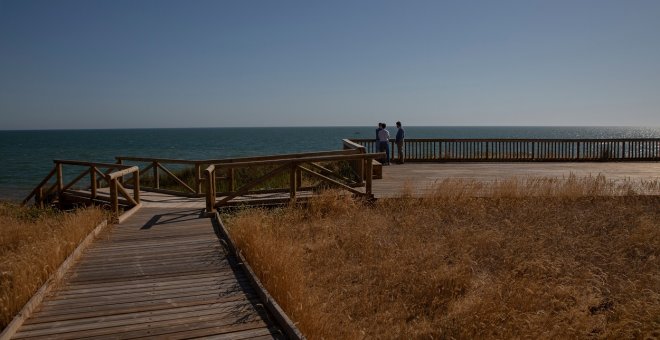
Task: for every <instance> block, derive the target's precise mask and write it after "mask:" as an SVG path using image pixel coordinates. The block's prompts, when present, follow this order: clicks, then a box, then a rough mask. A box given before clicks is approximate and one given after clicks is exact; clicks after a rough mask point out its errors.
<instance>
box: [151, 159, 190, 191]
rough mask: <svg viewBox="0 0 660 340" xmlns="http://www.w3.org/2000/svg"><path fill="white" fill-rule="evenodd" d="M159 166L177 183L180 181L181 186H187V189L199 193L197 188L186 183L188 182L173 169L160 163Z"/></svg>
mask: <svg viewBox="0 0 660 340" xmlns="http://www.w3.org/2000/svg"><path fill="white" fill-rule="evenodd" d="M158 167H160V169H161V170H163V171H165V173H166V174H168V175H169V176H170V177H171V178H172V179H174V180H175V181H176V182H177V183H179V184H180V185H181V186H183V187H184V188H186V190H188V191H190V192H192V193H197V192H196V191H195V189H193V188H191V187H189V186H188V184H186V182H184V181H182V180H181V179H180V178H179V177H177V176H176V175H175V174H174V173H173V172H172V171H170V170H169V169H167V168H166V167H165V166H163V165H162V164H158Z"/></svg>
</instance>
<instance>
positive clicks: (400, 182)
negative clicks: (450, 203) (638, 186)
mask: <svg viewBox="0 0 660 340" xmlns="http://www.w3.org/2000/svg"><path fill="white" fill-rule="evenodd" d="M570 174H575V175H576V176H578V177H585V176H597V175H599V174H602V175H603V176H605V177H606V178H607V179H611V180H615V181H621V180H626V179H629V180H632V181H641V180H658V181H660V162H635V163H613V162H609V163H604V162H595V163H520V162H518V163H406V164H392V165H390V166H384V167H383V179H379V180H375V181H374V182H373V193H374V196H375V197H376V198H383V197H392V196H395V195H398V194H400V193H401V192H402V191H403V190H404V188H406V187H407V188H409V189H410V190H412V192H413V194H415V193H416V194H421V193H424V192H426V191H427V190H428V189H429V188H430V187H431V186H433V185H434V184H435V183H438V182H440V181H442V180H445V179H465V180H475V181H486V182H492V181H496V180H502V179H507V178H511V177H518V178H524V177H553V178H566V177H568V176H569V175H570Z"/></svg>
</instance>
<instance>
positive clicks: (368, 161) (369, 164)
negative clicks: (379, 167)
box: [364, 158, 374, 196]
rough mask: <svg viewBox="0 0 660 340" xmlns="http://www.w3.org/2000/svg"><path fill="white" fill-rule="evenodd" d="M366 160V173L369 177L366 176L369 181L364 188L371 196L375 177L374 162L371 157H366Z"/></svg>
mask: <svg viewBox="0 0 660 340" xmlns="http://www.w3.org/2000/svg"><path fill="white" fill-rule="evenodd" d="M364 162H365V163H366V164H365V168H366V171H365V175H366V177H367V178H366V180H367V183H366V187H365V189H364V190H365V193H366V194H367V196H371V184H372V182H373V177H374V174H373V173H374V167H373V162H372V160H371V158H365V159H364Z"/></svg>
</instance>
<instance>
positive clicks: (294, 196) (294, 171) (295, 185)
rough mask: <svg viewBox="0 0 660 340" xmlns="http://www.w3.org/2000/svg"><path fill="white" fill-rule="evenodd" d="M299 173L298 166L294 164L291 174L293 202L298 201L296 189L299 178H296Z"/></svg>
mask: <svg viewBox="0 0 660 340" xmlns="http://www.w3.org/2000/svg"><path fill="white" fill-rule="evenodd" d="M297 174H298V167H297V166H296V164H292V165H291V174H290V176H289V198H291V202H295V201H296V191H297V186H298V180H297V179H296V175H297Z"/></svg>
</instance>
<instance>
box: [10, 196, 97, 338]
mask: <svg viewBox="0 0 660 340" xmlns="http://www.w3.org/2000/svg"><path fill="white" fill-rule="evenodd" d="M105 219H106V215H105V213H104V212H103V211H102V210H100V209H98V208H93V207H90V208H85V209H78V210H73V211H69V212H63V211H58V210H54V209H52V208H47V209H38V208H35V207H22V206H19V205H17V204H15V203H8V202H1V201H0V329H3V328H4V327H5V326H6V325H7V324H9V322H11V320H12V319H13V317H14V316H15V315H16V313H18V312H19V311H20V310H21V308H22V307H23V305H25V303H26V302H27V301H28V300H29V299H30V298H31V297H32V295H33V294H34V293H35V292H36V291H37V290H38V289H39V287H41V285H43V283H44V282H46V280H48V278H49V277H50V275H51V274H53V273H54V272H55V270H57V268H58V267H59V266H60V265H61V263H62V262H63V261H64V260H65V259H66V258H67V257H68V256H69V254H71V252H72V251H73V250H74V249H75V248H76V247H77V246H78V244H79V243H80V242H81V241H82V240H83V239H84V238H85V237H86V236H87V235H88V234H89V233H90V231H91V230H93V229H94V228H95V227H96V226H97V225H98V224H99V223H101V222H102V221H103V220H105Z"/></svg>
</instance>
